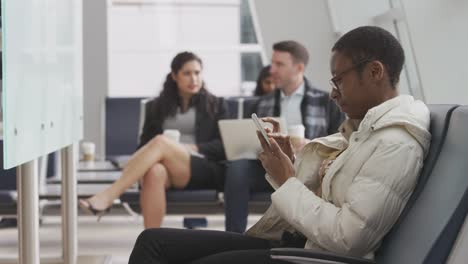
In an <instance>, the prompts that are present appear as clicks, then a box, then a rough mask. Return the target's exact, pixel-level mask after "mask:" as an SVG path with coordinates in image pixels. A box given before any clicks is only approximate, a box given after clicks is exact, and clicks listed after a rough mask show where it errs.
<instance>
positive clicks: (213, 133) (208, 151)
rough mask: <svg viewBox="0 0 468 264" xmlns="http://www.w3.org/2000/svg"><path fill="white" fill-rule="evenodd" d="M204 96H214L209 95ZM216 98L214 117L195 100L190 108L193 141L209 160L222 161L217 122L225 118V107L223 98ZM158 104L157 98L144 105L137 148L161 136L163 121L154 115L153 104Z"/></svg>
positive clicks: (222, 148)
mask: <svg viewBox="0 0 468 264" xmlns="http://www.w3.org/2000/svg"><path fill="white" fill-rule="evenodd" d="M204 96H214V95H211V94H208V95H204ZM215 98H216V105H217V107H216V111H215V113H214V115H209V114H208V113H207V111H206V110H205V108H204V107H202V106H201V105H200V104H201V101H202V100H196V101H195V102H194V103H193V105H192V106H191V107H195V141H196V144H197V147H198V151H199V152H200V153H201V154H203V155H205V157H206V158H207V159H209V160H214V161H222V160H225V159H226V156H225V153H224V147H223V143H222V141H221V137H220V133H219V128H218V121H219V120H220V119H224V118H226V116H227V105H226V102H225V101H224V99H223V98H221V97H215ZM157 103H158V98H155V99H153V100H151V101H150V102H148V103H147V104H146V115H145V123H144V125H143V132H142V134H141V137H140V144H139V148H140V147H141V146H143V145H145V144H146V143H148V141H150V140H151V139H152V138H153V137H155V136H156V135H159V134H162V132H163V128H162V125H163V123H164V120H157V118H155V117H156V115H155V109H156V107H155V104H157Z"/></svg>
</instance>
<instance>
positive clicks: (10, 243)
mask: <svg viewBox="0 0 468 264" xmlns="http://www.w3.org/2000/svg"><path fill="white" fill-rule="evenodd" d="M259 218H260V215H251V216H249V220H248V225H249V226H251V225H253V224H254V223H255V222H256V221H257V220H258V219H259ZM207 220H208V227H207V229H214V230H224V215H208V216H207ZM60 222H61V221H60V216H57V215H53V216H43V217H42V224H41V226H40V230H39V236H40V254H41V258H44V257H45V258H57V257H59V256H60V255H61V251H62V244H61V225H60ZM182 222H183V216H181V215H169V216H167V217H166V218H165V219H164V222H163V227H173V228H182V227H183V225H182ZM142 230H143V219H142V218H141V216H139V217H138V218H137V219H135V217H133V216H129V215H124V214H120V215H106V216H104V217H103V218H102V219H101V221H100V222H97V221H96V217H92V216H82V215H80V216H79V218H78V253H79V255H111V256H112V263H113V264H124V263H128V257H129V255H130V252H131V250H132V248H133V244H134V243H135V239H136V238H137V236H138V234H139V233H140V232H141V231H142ZM17 252H18V230H17V229H16V228H8V229H0V260H3V259H14V258H16V257H17V254H18V253H17ZM0 263H1V262H0Z"/></svg>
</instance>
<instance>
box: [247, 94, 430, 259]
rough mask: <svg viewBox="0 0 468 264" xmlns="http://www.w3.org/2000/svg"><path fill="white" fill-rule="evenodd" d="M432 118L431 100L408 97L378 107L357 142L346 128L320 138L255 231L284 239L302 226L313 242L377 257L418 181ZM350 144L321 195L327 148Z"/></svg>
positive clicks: (307, 148) (332, 168)
mask: <svg viewBox="0 0 468 264" xmlns="http://www.w3.org/2000/svg"><path fill="white" fill-rule="evenodd" d="M429 123H430V115H429V110H428V109H427V107H426V106H425V105H424V103H422V102H421V101H415V100H414V99H413V97H411V96H407V95H402V96H398V97H396V98H393V99H391V100H388V101H386V102H385V103H382V104H381V105H378V106H376V107H374V108H372V109H370V110H369V111H368V113H367V114H366V116H365V117H364V119H363V120H362V121H361V123H360V125H359V128H358V130H357V131H355V132H353V133H352V134H351V136H350V138H349V141H348V140H346V139H345V138H344V137H343V136H342V135H341V134H340V133H337V134H334V135H330V136H328V137H324V138H318V139H315V140H313V141H312V142H311V143H309V144H307V145H306V146H305V147H304V149H303V150H302V152H301V153H300V154H299V156H298V158H297V160H296V162H295V164H294V166H295V169H296V177H294V178H290V179H289V180H288V181H286V182H285V183H284V184H283V185H282V186H281V187H279V188H277V190H276V191H275V192H274V193H273V194H272V196H271V198H272V206H270V208H269V209H268V210H267V212H266V213H265V215H264V216H263V217H262V218H261V219H260V220H259V222H257V223H256V224H255V225H254V226H253V227H252V228H251V229H249V230H248V231H247V234H248V235H251V236H256V237H262V238H266V239H274V240H277V239H280V237H281V234H282V233H283V231H285V230H288V231H294V230H297V231H299V232H301V233H302V234H304V235H305V236H306V237H307V239H308V240H307V243H306V245H305V248H309V249H318V250H325V251H331V252H335V253H340V254H346V255H349V256H359V257H366V258H373V252H374V251H375V250H376V249H377V248H378V246H379V245H380V242H381V240H382V238H383V237H384V235H385V234H386V233H387V232H388V231H389V230H390V228H391V227H392V225H393V224H394V223H395V221H396V220H397V218H398V217H399V215H400V213H401V211H402V210H403V208H404V206H405V204H406V202H407V201H408V198H409V197H410V195H411V193H412V191H413V189H414V187H415V185H416V182H417V179H418V176H419V173H420V171H421V168H422V165H423V160H424V157H425V155H426V153H427V151H428V149H429V145H430V139H431V135H430V133H429V132H428V129H429ZM345 148H346V150H345V151H343V153H342V154H341V155H340V156H338V158H337V159H336V160H335V161H334V162H333V163H332V165H331V166H330V168H329V169H328V171H327V173H326V174H325V177H324V179H323V183H322V197H318V196H316V195H315V194H314V192H312V191H311V190H316V189H317V187H318V185H319V179H318V170H319V167H320V165H321V162H322V161H323V159H324V157H325V156H326V155H324V154H326V153H330V152H332V151H336V150H340V149H345ZM267 179H269V177H268V175H267ZM269 181H270V183H272V185H273V186H274V183H273V182H272V181H271V179H269ZM274 187H275V186H274Z"/></svg>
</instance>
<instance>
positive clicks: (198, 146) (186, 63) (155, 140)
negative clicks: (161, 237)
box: [79, 52, 226, 228]
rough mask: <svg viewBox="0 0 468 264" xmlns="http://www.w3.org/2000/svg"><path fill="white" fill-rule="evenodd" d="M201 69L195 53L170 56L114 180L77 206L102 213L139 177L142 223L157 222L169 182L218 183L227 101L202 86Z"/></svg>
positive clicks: (162, 212)
mask: <svg viewBox="0 0 468 264" xmlns="http://www.w3.org/2000/svg"><path fill="white" fill-rule="evenodd" d="M202 69H203V68H202V61H201V59H200V58H199V57H198V56H197V55H195V54H194V53H191V52H181V53H179V54H177V55H176V56H175V57H174V59H173V60H172V63H171V72H170V73H169V74H168V75H167V78H166V80H165V82H164V85H163V90H162V91H161V93H160V95H159V97H158V98H156V99H155V100H153V101H152V102H151V103H150V104H149V105H148V107H147V111H146V112H147V114H146V117H145V123H144V127H143V133H142V135H141V140H140V148H139V149H138V150H137V151H136V152H135V153H134V154H133V156H132V157H131V159H130V160H129V162H128V163H127V165H126V166H125V168H124V170H123V173H122V176H121V177H120V178H119V179H118V180H117V181H116V182H114V183H113V184H112V185H111V186H110V187H108V188H107V189H105V190H103V191H102V192H99V193H97V194H95V195H94V196H92V197H90V198H88V199H85V200H80V201H79V204H80V207H81V208H82V209H84V210H86V211H88V212H90V213H92V214H94V215H99V216H101V215H103V214H104V213H106V212H107V211H108V208H110V206H111V205H112V203H113V201H114V200H115V199H117V198H118V197H119V196H120V195H121V194H122V193H123V192H125V190H126V189H127V188H129V187H130V186H132V185H133V184H135V183H136V182H138V181H141V183H142V189H141V194H140V203H141V209H142V213H143V218H144V226H145V228H150V227H159V226H160V225H161V222H162V220H163V217H164V215H165V212H166V196H165V193H166V190H167V189H168V188H176V189H201V188H203V189H205V188H211V189H222V188H223V175H224V165H222V164H221V163H219V161H221V160H224V159H225V154H224V149H223V145H222V142H221V140H220V135H219V130H218V120H219V119H221V118H223V117H224V115H225V112H226V104H225V102H224V101H223V99H222V98H219V97H216V96H214V95H212V94H211V93H209V92H208V91H207V90H206V88H205V85H204V82H203V78H202ZM178 133H180V143H179V142H177V141H178V139H177V138H178V137H179V135H178Z"/></svg>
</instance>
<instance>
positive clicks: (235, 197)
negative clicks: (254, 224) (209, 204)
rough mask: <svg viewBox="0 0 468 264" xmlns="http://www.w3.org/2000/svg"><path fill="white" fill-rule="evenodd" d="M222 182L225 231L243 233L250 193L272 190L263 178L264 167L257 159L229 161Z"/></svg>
mask: <svg viewBox="0 0 468 264" xmlns="http://www.w3.org/2000/svg"><path fill="white" fill-rule="evenodd" d="M225 177H226V178H225V182H224V208H225V209H224V210H225V215H226V223H225V225H226V231H230V232H237V233H243V232H244V231H245V228H246V226H247V216H248V213H249V212H248V209H249V200H250V194H251V193H253V192H273V188H272V187H271V186H270V184H269V183H268V182H267V181H266V179H265V169H264V168H263V166H262V164H261V162H260V161H258V160H236V161H230V162H229V163H227V166H226V174H225Z"/></svg>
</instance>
